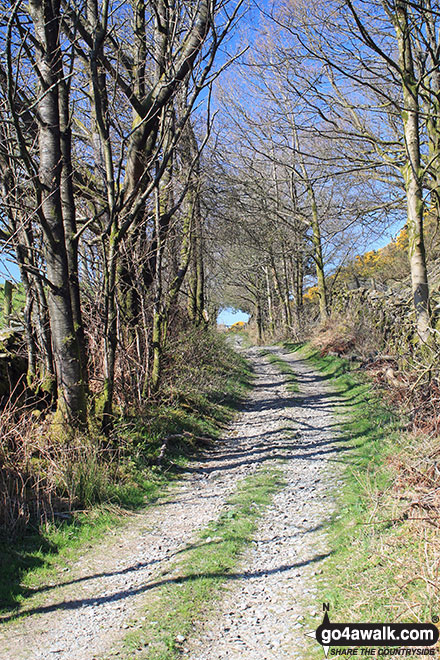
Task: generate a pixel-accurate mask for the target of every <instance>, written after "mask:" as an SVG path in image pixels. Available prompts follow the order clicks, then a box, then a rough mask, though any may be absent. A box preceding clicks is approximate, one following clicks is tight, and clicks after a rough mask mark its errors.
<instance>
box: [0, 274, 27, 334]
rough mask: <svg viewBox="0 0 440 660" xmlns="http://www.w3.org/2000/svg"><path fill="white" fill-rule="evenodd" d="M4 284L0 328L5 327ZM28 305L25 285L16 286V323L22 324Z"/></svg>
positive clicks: (0, 284)
mask: <svg viewBox="0 0 440 660" xmlns="http://www.w3.org/2000/svg"><path fill="white" fill-rule="evenodd" d="M4 298H5V296H4V283H3V282H0V328H3V327H4V326H5V319H4ZM25 304H26V295H25V293H24V289H23V285H22V284H21V283H20V284H14V288H13V290H12V316H13V319H14V320H15V321H19V322H22V315H23V309H24V306H25Z"/></svg>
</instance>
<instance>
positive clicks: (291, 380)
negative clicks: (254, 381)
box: [260, 349, 299, 392]
mask: <svg viewBox="0 0 440 660" xmlns="http://www.w3.org/2000/svg"><path fill="white" fill-rule="evenodd" d="M260 354H261V355H264V357H266V358H267V359H268V360H269V362H270V363H271V364H274V365H275V366H276V367H277V368H278V370H279V371H280V372H281V373H282V374H283V375H285V376H287V379H286V381H287V384H286V386H287V389H288V390H289V391H290V392H299V387H298V383H297V380H296V376H295V372H294V370H293V369H292V367H291V366H290V364H288V363H287V362H286V361H285V360H283V359H282V358H280V357H279V355H276V354H275V353H272V352H271V351H267V350H264V349H263V350H261V351H260Z"/></svg>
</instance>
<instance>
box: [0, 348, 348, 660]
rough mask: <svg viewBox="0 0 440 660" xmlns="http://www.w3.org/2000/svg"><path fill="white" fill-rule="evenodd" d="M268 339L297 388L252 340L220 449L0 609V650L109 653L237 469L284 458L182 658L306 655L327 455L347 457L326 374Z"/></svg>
mask: <svg viewBox="0 0 440 660" xmlns="http://www.w3.org/2000/svg"><path fill="white" fill-rule="evenodd" d="M266 350H271V351H273V352H275V353H277V354H278V355H280V356H281V357H283V359H285V360H287V361H288V362H289V363H290V364H291V365H292V367H293V368H294V370H295V373H296V375H297V379H298V384H299V387H300V393H295V394H292V393H291V392H289V391H288V390H287V388H286V383H285V380H286V378H285V376H283V375H281V374H280V373H279V372H278V371H277V369H276V367H274V366H273V365H271V364H270V363H269V362H268V361H267V359H266V358H265V357H263V356H262V355H261V353H260V350H259V349H255V348H253V349H249V350H248V351H247V352H246V354H247V357H248V358H249V359H250V360H251V362H252V364H253V366H254V370H255V387H254V388H253V390H252V392H251V394H250V396H249V399H248V400H247V402H246V403H245V405H244V406H243V409H242V411H241V412H240V414H239V416H238V418H237V419H236V421H235V422H234V424H233V425H232V426H231V429H230V430H229V432H228V433H226V434H225V436H224V438H223V439H222V441H221V442H220V443H219V444H217V445H216V449H215V450H213V451H209V452H206V453H205V455H204V456H203V457H202V458H201V459H200V460H198V461H197V462H193V463H191V465H190V466H189V468H188V469H187V470H186V472H185V474H184V476H183V478H182V480H181V482H180V483H179V484H178V485H177V486H176V487H173V488H170V492H169V495H168V496H167V497H166V498H165V499H162V500H161V501H160V502H159V503H158V504H157V505H154V506H151V507H149V508H148V509H146V510H145V511H143V512H141V513H137V514H134V515H132V516H130V517H129V519H128V521H127V522H126V523H124V525H122V526H121V527H120V528H118V529H116V530H112V531H109V533H108V535H107V536H106V539H105V540H104V541H103V542H102V543H101V544H100V546H99V547H93V548H89V549H85V550H84V552H83V554H82V556H81V557H79V558H78V560H77V561H76V562H75V563H74V564H72V565H69V566H66V567H65V568H64V569H63V571H62V572H61V573H60V575H59V579H58V580H57V583H56V584H47V585H44V586H42V587H41V588H40V589H38V590H37V591H36V593H35V595H34V596H32V598H30V599H28V600H27V601H26V604H25V606H24V607H23V610H22V613H23V614H26V615H27V616H25V617H21V616H19V618H18V619H17V618H16V619H11V620H9V617H7V616H6V617H3V619H0V621H2V623H3V625H2V628H3V630H0V660H47V659H48V658H54V659H55V660H93V659H97V658H101V657H102V656H103V655H105V654H108V653H109V652H110V651H111V649H112V648H115V645H117V642H118V641H119V640H120V639H121V638H122V637H123V635H124V633H125V629H126V628H127V627H128V626H129V624H130V621H132V620H133V619H135V618H136V616H138V617H139V616H141V614H142V612H141V610H142V605H143V603H145V602H147V601H148V592H149V590H150V589H151V588H152V587H153V586H154V584H155V583H156V581H157V580H158V579H164V578H165V579H166V576H167V574H168V573H169V572H170V571H171V570H172V564H173V562H175V560H176V557H178V556H179V552H181V551H182V550H183V549H184V547H185V546H186V545H187V544H188V543H189V542H191V540H193V539H194V538H195V537H196V536H197V533H198V532H199V531H200V529H201V528H203V527H205V526H206V525H207V524H208V523H209V522H210V521H211V520H214V519H216V518H217V517H218V516H219V515H220V514H221V512H222V511H223V510H224V507H225V502H226V500H227V499H228V497H229V495H230V494H231V493H232V492H234V490H235V487H236V483H237V480H239V479H242V478H243V477H245V476H247V475H249V474H251V473H252V472H253V471H255V470H256V469H257V468H258V467H260V466H262V465H271V464H274V463H279V461H280V460H282V461H283V464H282V465H283V474H284V478H285V481H286V486H285V488H284V489H283V490H282V491H281V492H279V493H278V494H277V495H276V496H275V499H274V502H273V505H271V507H270V508H269V509H268V510H267V513H266V515H265V516H264V518H263V520H262V521H261V524H260V527H259V530H258V533H257V536H256V538H255V541H254V542H253V544H252V547H250V548H249V549H248V551H247V552H246V554H245V556H244V558H243V560H242V561H241V564H240V566H239V567H238V570H237V572H236V573H234V574H233V575H231V579H230V580H229V581H228V585H227V586H226V588H225V595H224V598H223V599H222V600H221V601H220V603H219V605H218V610H217V612H215V613H213V612H211V618H210V619H209V620H207V621H206V622H204V623H200V624H199V625H198V626H197V627H196V630H195V634H194V637H193V639H192V640H191V641H190V643H188V646H187V648H186V649H185V657H186V658H188V659H190V660H220V659H221V658H229V659H234V660H235V659H236V660H281V659H283V658H289V659H294V658H301V650H302V648H303V646H304V629H303V624H302V617H303V616H304V612H305V611H306V610H309V611H313V610H317V612H316V614H317V620H320V618H321V614H320V612H319V611H318V610H319V607H320V605H321V604H320V603H319V602H316V599H315V591H314V587H313V580H312V578H313V575H314V574H315V573H316V571H319V566H320V562H321V561H323V560H324V558H325V556H326V555H327V554H328V548H327V546H326V542H325V536H324V534H323V531H322V527H323V524H324V523H325V520H326V519H327V517H328V515H329V513H330V510H331V501H330V498H329V496H328V491H329V488H330V487H331V486H332V485H333V484H334V482H335V479H336V476H335V474H336V470H335V469H334V468H333V467H330V465H332V464H333V463H334V461H339V460H342V456H343V454H341V452H343V451H344V444H343V443H342V440H341V438H340V437H338V435H337V432H336V430H335V426H336V423H335V421H334V419H333V416H332V409H333V407H334V406H335V405H336V404H337V403H338V400H337V398H336V396H335V395H334V394H333V393H332V392H331V391H330V390H329V389H328V388H327V386H326V383H325V379H324V378H323V377H321V376H318V375H316V373H314V372H313V370H312V369H311V368H310V367H309V366H308V365H307V364H305V363H304V362H302V361H301V360H300V359H299V357H297V356H296V354H293V355H292V354H288V353H285V352H284V351H283V350H282V349H280V348H274V347H272V348H269V349H266ZM305 603H306V604H305Z"/></svg>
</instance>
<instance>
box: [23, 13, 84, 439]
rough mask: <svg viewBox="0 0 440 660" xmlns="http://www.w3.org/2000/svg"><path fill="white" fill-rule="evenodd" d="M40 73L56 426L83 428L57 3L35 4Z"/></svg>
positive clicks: (42, 183) (41, 165) (44, 219)
mask: <svg viewBox="0 0 440 660" xmlns="http://www.w3.org/2000/svg"><path fill="white" fill-rule="evenodd" d="M29 8H30V14H31V17H32V20H33V23H34V26H35V37H36V39H37V41H38V45H39V47H38V48H37V49H36V53H37V55H36V57H37V66H38V70H39V87H40V89H39V98H38V102H37V107H38V117H39V156H40V158H39V161H40V162H39V184H40V186H41V191H42V208H41V214H42V215H41V216H40V218H41V220H42V223H43V234H44V253H45V259H46V268H47V280H48V306H49V317H50V325H51V331H52V344H53V352H54V359H55V370H56V378H57V394H58V400H57V421H58V422H60V423H61V424H62V426H63V427H68V426H70V425H73V426H78V425H79V426H84V425H85V423H86V417H87V407H86V396H85V387H84V385H85V384H84V381H83V379H82V373H81V359H80V351H79V346H78V340H77V333H76V330H75V324H74V318H73V312H72V302H71V295H70V287H69V282H70V275H69V266H68V256H67V250H66V236H65V228H64V223H63V215H62V203H61V194H60V186H61V170H62V154H61V144H60V112H59V87H60V84H61V81H62V79H63V72H62V63H61V50H60V44H59V35H60V32H61V20H60V6H59V2H57V1H55V2H49V1H48V0H42V1H41V2H40V1H39V0H31V2H30V4H29Z"/></svg>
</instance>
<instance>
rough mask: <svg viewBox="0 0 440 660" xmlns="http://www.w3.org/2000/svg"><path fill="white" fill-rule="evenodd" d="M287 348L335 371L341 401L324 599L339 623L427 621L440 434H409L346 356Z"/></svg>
mask: <svg viewBox="0 0 440 660" xmlns="http://www.w3.org/2000/svg"><path fill="white" fill-rule="evenodd" d="M286 347H287V348H288V349H289V350H291V351H296V350H300V351H301V355H302V356H304V357H306V358H307V359H308V360H309V361H310V362H311V363H312V364H313V365H314V366H315V367H316V368H317V369H318V370H319V371H320V372H321V373H322V374H323V377H324V378H328V379H329V380H330V379H331V384H332V387H334V388H335V389H336V391H337V392H338V393H339V395H340V396H341V398H342V401H343V405H342V406H341V407H340V409H339V410H338V415H339V421H340V428H341V431H342V433H343V436H345V438H346V440H347V442H348V448H349V452H347V454H345V458H344V462H345V464H346V465H345V470H343V473H342V477H341V478H342V480H343V486H342V488H341V489H338V492H336V493H335V497H336V507H335V510H336V513H335V515H334V516H333V519H332V521H331V523H330V524H329V528H328V530H327V531H328V534H329V541H330V545H331V548H332V555H331V556H330V557H329V558H328V559H326V560H325V562H324V564H323V574H322V575H321V576H320V578H319V583H318V587H319V588H320V600H322V601H323V602H329V603H330V605H331V610H330V612H331V614H330V618H331V620H332V621H335V622H337V621H353V622H394V621H401V622H406V621H423V622H428V621H430V620H431V617H432V616H433V615H435V616H438V614H439V610H440V599H439V587H438V584H439V582H438V572H439V567H440V536H439V523H438V511H439V509H438V508H437V509H434V507H433V506H432V507H431V508H429V505H430V502H429V501H425V503H424V502H423V498H422V497H421V493H420V488H422V487H423V483H424V482H425V485H426V482H427V480H429V479H431V481H432V479H433V472H432V468H433V457H435V456H438V455H440V443H439V440H438V439H434V438H431V439H430V442H429V444H430V447H429V449H428V446H427V445H428V443H427V440H426V437H425V439H424V440H422V439H421V437H420V436H417V435H414V434H410V433H407V432H406V431H405V422H406V420H405V419H403V418H402V417H401V416H400V415H399V414H398V412H397V411H396V410H394V411H390V409H389V408H387V407H386V406H385V405H384V403H383V401H382V400H381V398H380V392H378V391H377V390H374V389H373V388H372V384H371V381H369V380H368V379H367V378H366V377H365V375H364V374H362V372H361V371H360V370H359V369H358V368H356V367H355V366H354V365H353V364H349V362H348V361H347V360H344V359H341V358H338V357H335V356H329V355H326V356H322V355H321V354H320V352H319V351H317V350H315V349H313V348H311V347H310V346H300V345H292V344H290V345H289V344H287V345H286ZM338 465H341V463H338ZM429 466H430V468H429ZM431 485H432V484H431ZM437 485H438V482H437ZM431 504H432V502H431ZM313 651H314V653H313V654H311V655H309V656H307V657H310V658H314V657H316V647H314V649H313ZM311 653H312V652H311Z"/></svg>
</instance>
